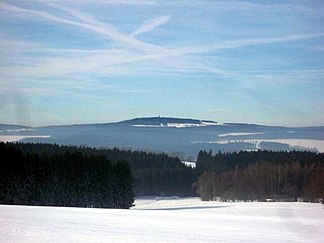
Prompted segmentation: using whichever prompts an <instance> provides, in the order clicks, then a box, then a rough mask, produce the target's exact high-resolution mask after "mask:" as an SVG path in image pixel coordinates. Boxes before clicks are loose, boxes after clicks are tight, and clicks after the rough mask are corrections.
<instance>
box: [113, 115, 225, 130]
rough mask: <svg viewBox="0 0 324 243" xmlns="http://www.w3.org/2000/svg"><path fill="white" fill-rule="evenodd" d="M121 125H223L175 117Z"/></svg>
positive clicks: (130, 121)
mask: <svg viewBox="0 0 324 243" xmlns="http://www.w3.org/2000/svg"><path fill="white" fill-rule="evenodd" d="M119 124H125V125H129V126H134V127H176V128H182V127H205V126H216V125H221V124H220V123H217V122H215V121H206V120H197V119H186V118H173V117H160V116H158V117H143V118H134V119H131V120H126V121H122V122H119Z"/></svg>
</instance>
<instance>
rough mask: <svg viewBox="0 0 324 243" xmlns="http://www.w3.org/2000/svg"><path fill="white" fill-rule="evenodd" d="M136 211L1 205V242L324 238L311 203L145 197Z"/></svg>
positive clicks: (321, 216)
mask: <svg viewBox="0 0 324 243" xmlns="http://www.w3.org/2000/svg"><path fill="white" fill-rule="evenodd" d="M135 203H136V207H135V208H133V209H131V210H118V209H93V208H62V207H28V206H7V205H0V218H1V221H0V241H1V242H47V243H50V242H323V238H322V236H323V228H324V210H323V205H321V204H309V203H298V202H295V203H273V202H271V203H259V202H258V203H256V202H251V203H242V202H239V203H222V202H201V201H200V200H199V199H198V198H178V197H170V198H149V197H146V198H140V199H137V200H136V202H135Z"/></svg>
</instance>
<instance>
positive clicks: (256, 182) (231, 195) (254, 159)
mask: <svg viewBox="0 0 324 243" xmlns="http://www.w3.org/2000/svg"><path fill="white" fill-rule="evenodd" d="M196 166H197V167H196V168H197V170H198V171H199V172H200V175H201V176H200V177H199V179H198V181H197V183H195V188H196V190H197V193H198V194H199V195H200V196H201V198H202V199H203V200H215V199H216V198H217V199H221V200H266V199H271V200H275V201H296V200H297V198H302V200H306V201H314V202H315V201H319V200H320V199H323V198H324V154H317V153H313V152H300V151H292V152H284V151H282V152H271V151H254V152H243V151H242V152H239V153H227V154H223V153H217V154H215V155H213V154H212V151H209V152H207V151H200V152H199V154H198V158H197V164H196Z"/></svg>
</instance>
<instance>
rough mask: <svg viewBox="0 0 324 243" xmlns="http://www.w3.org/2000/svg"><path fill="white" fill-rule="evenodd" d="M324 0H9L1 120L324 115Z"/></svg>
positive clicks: (292, 119)
mask: <svg viewBox="0 0 324 243" xmlns="http://www.w3.org/2000/svg"><path fill="white" fill-rule="evenodd" d="M323 23H324V2H323V1H199V0H197V1H158V0H157V1H155V0H143V1H135V0H107V1H104V0H89V1H83V0H74V1H1V2H0V52H1V53H0V104H1V107H0V123H14V124H24V125H31V126H39V125H49V124H75V123H104V122H113V121H119V120H124V119H129V118H134V117H142V116H159V115H160V116H172V117H186V118H197V119H209V120H214V121H219V122H244V123H257V124H265V125H284V126H313V125H324V95H323V94H324V58H323V57H324V25H323Z"/></svg>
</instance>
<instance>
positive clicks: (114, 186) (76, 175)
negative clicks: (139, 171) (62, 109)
mask: <svg viewBox="0 0 324 243" xmlns="http://www.w3.org/2000/svg"><path fill="white" fill-rule="evenodd" d="M33 146H34V145H28V144H26V145H24V146H23V147H24V148H25V149H28V147H33ZM18 147H19V146H18ZM47 148H48V149H50V150H51V152H50V153H48V154H47V153H46V152H44V153H42V154H37V153H35V152H31V153H23V152H22V151H21V150H20V149H19V148H17V147H14V146H12V145H10V144H4V143H0V161H1V162H0V204H15V205H41V206H67V207H69V206H70V207H100V208H130V207H131V206H132V205H133V202H134V194H133V176H132V173H131V168H130V166H129V164H128V163H127V162H125V161H123V160H119V161H118V162H115V163H112V162H111V161H110V160H108V159H107V157H105V156H103V155H96V154H94V153H81V152H80V151H78V150H77V149H73V150H71V151H69V149H66V150H65V151H61V149H60V147H58V146H47ZM55 150H57V153H55ZM63 150H64V149H63ZM31 151H32V150H31Z"/></svg>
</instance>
